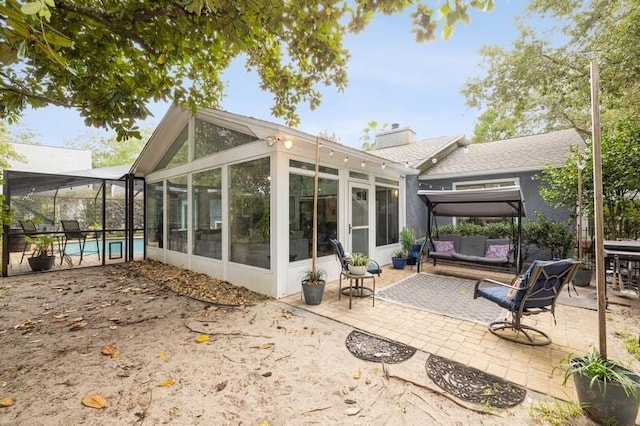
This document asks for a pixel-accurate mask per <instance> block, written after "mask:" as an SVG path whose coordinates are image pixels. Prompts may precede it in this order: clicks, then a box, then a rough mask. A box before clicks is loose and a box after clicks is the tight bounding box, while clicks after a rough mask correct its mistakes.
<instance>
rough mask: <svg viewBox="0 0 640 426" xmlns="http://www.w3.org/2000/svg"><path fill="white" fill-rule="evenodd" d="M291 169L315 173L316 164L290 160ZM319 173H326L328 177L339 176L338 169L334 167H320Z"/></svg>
mask: <svg viewBox="0 0 640 426" xmlns="http://www.w3.org/2000/svg"><path fill="white" fill-rule="evenodd" d="M289 167H293V168H295V169H301V170H309V171H312V172H315V170H316V166H315V164H312V163H305V162H303V161H298V160H289ZM318 172H319V173H326V174H328V175H335V176H338V169H334V168H333V167H327V166H321V165H318Z"/></svg>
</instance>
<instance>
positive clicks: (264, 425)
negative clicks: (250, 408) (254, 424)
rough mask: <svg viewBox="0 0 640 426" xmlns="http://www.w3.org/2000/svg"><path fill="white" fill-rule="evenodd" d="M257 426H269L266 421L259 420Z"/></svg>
mask: <svg viewBox="0 0 640 426" xmlns="http://www.w3.org/2000/svg"><path fill="white" fill-rule="evenodd" d="M258 426H270V424H269V421H268V420H260V421H259V422H258Z"/></svg>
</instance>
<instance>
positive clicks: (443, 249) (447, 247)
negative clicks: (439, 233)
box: [433, 241, 456, 253]
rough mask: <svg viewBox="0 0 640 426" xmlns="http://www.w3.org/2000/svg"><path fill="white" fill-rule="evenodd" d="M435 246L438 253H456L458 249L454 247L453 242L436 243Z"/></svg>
mask: <svg viewBox="0 0 640 426" xmlns="http://www.w3.org/2000/svg"><path fill="white" fill-rule="evenodd" d="M433 246H434V247H435V249H436V250H435V251H437V252H438V253H455V252H456V248H455V247H454V245H453V241H434V242H433Z"/></svg>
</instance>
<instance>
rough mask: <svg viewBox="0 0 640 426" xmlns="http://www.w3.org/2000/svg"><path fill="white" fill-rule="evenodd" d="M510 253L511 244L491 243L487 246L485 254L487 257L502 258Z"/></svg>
mask: <svg viewBox="0 0 640 426" xmlns="http://www.w3.org/2000/svg"><path fill="white" fill-rule="evenodd" d="M508 255H509V245H508V244H504V245H502V244H501V245H489V247H487V253H486V254H485V255H484V256H485V257H491V258H502V257H507V256H508Z"/></svg>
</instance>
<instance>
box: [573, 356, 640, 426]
mask: <svg viewBox="0 0 640 426" xmlns="http://www.w3.org/2000/svg"><path fill="white" fill-rule="evenodd" d="M560 367H561V368H563V369H564V371H565V375H564V382H563V384H566V383H567V381H568V380H569V377H573V381H574V383H575V386H576V392H577V394H578V402H579V403H580V406H581V407H582V410H583V411H584V412H585V414H586V415H587V416H588V417H590V418H591V419H592V420H594V421H595V422H597V423H598V424H618V425H633V424H635V420H636V416H637V415H638V404H639V403H640V393H639V390H640V389H639V386H640V377H639V376H637V375H636V374H635V373H633V372H632V371H630V370H628V369H626V368H624V367H622V366H620V365H619V364H617V363H615V362H613V361H610V360H608V359H606V358H604V357H603V356H601V355H600V353H598V351H596V350H595V348H593V347H592V348H591V350H590V351H589V352H588V353H587V354H586V355H584V356H579V357H574V356H573V355H569V356H568V357H567V358H566V359H565V360H564V361H563V362H562V364H561V366H560Z"/></svg>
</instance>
